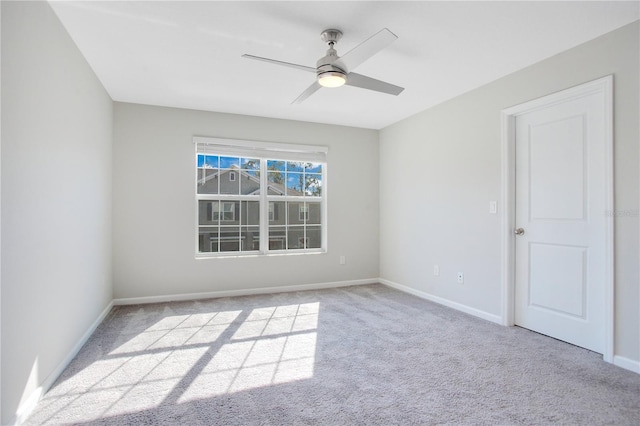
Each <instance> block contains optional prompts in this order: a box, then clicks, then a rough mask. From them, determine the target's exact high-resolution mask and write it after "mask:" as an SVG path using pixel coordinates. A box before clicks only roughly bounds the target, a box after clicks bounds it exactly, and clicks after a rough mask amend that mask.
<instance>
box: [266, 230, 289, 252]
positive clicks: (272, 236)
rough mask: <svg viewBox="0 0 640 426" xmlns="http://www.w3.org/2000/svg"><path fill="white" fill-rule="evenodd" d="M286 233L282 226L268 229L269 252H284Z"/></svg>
mask: <svg viewBox="0 0 640 426" xmlns="http://www.w3.org/2000/svg"><path fill="white" fill-rule="evenodd" d="M286 238H287V231H286V228H285V227H284V226H270V227H269V250H285V249H286V248H287V247H286V244H285V242H286Z"/></svg>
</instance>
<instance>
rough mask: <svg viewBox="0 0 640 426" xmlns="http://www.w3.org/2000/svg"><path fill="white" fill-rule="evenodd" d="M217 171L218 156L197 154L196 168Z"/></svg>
mask: <svg viewBox="0 0 640 426" xmlns="http://www.w3.org/2000/svg"><path fill="white" fill-rule="evenodd" d="M201 167H202V168H207V169H217V168H218V156H217V155H206V154H198V168H201Z"/></svg>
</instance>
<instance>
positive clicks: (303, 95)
mask: <svg viewBox="0 0 640 426" xmlns="http://www.w3.org/2000/svg"><path fill="white" fill-rule="evenodd" d="M321 87H322V86H320V83H318V81H314V82H313V84H312V85H311V86H309V87H307V89H306V90H305V91H304V92H302V93H301V94H300V96H298V97H297V98H296V99H295V100H294V101H293V102H291V103H292V104H299V103H301V102H302V101H304V100H305V99H307V98H308V97H309V96H311V95H313V94H314V93H315V92H317V91H318V89H320V88H321Z"/></svg>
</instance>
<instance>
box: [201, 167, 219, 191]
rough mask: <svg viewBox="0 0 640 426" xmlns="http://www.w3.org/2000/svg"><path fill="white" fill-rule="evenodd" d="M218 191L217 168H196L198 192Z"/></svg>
mask: <svg viewBox="0 0 640 426" xmlns="http://www.w3.org/2000/svg"><path fill="white" fill-rule="evenodd" d="M217 193H218V169H208V168H198V194H217Z"/></svg>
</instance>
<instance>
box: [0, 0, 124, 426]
mask: <svg viewBox="0 0 640 426" xmlns="http://www.w3.org/2000/svg"><path fill="white" fill-rule="evenodd" d="M1 7H2V179H1V181H2V424H7V423H8V422H9V421H10V420H11V419H12V418H13V417H14V415H15V414H16V410H17V409H18V406H19V405H20V404H24V403H25V402H26V400H27V399H28V398H29V397H30V396H31V395H33V394H34V392H37V391H38V387H39V386H40V385H41V384H42V383H45V382H47V381H48V380H49V381H50V380H51V379H52V377H50V375H51V373H52V372H54V371H55V370H56V369H57V368H58V367H59V366H60V364H61V363H62V362H63V361H64V359H65V358H66V357H67V356H68V355H69V353H70V351H71V350H72V348H73V347H74V346H75V345H76V344H77V342H78V341H79V340H80V339H81V337H82V335H83V334H84V333H85V332H86V331H87V330H88V329H89V327H90V326H91V324H92V323H93V322H94V321H95V320H96V318H98V317H99V315H100V313H101V312H102V311H103V310H104V309H105V308H106V307H107V305H108V304H109V302H110V301H111V299H112V289H111V132H112V108H113V103H112V101H111V99H110V97H109V96H108V95H107V93H106V92H105V90H104V89H103V87H102V85H101V84H100V82H99V81H98V79H97V78H96V76H95V75H94V73H93V72H92V70H91V69H90V68H89V66H88V64H87V63H86V61H85V59H84V58H83V56H82V55H81V54H80V52H79V51H78V49H77V48H76V46H75V44H74V43H73V42H72V41H71V39H70V38H69V36H68V35H67V33H66V31H65V30H64V28H63V27H62V25H61V24H60V22H59V21H58V18H57V17H56V15H55V14H54V13H53V11H52V10H51V7H50V6H49V4H47V3H46V2H23V3H14V2H5V1H3V2H2V5H1Z"/></svg>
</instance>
